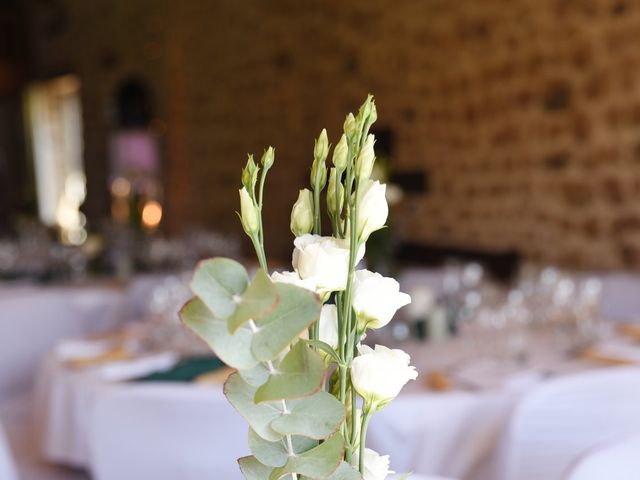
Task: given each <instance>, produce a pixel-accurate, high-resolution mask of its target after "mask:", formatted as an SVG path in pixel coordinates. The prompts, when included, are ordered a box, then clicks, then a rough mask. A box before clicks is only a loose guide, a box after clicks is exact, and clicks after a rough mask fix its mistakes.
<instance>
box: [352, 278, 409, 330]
mask: <svg viewBox="0 0 640 480" xmlns="http://www.w3.org/2000/svg"><path fill="white" fill-rule="evenodd" d="M410 303H411V297H410V296H409V295H407V294H406V293H402V292H401V291H400V284H399V283H398V282H397V281H396V280H394V279H393V278H389V277H383V276H382V275H380V274H379V273H374V272H370V271H369V270H358V271H357V272H356V273H355V278H354V281H353V309H354V310H355V312H356V316H357V319H358V330H359V331H360V332H361V333H362V332H364V331H365V329H367V328H381V327H384V326H385V325H386V324H388V323H389V322H390V321H391V319H392V318H393V316H394V315H395V313H396V311H397V310H398V309H399V308H401V307H404V306H405V305H408V304H410Z"/></svg>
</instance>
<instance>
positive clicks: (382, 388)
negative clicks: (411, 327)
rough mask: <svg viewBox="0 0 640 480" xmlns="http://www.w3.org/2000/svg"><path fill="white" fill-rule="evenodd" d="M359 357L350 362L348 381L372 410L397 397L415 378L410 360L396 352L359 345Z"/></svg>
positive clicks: (406, 355)
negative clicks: (349, 378) (349, 379)
mask: <svg viewBox="0 0 640 480" xmlns="http://www.w3.org/2000/svg"><path fill="white" fill-rule="evenodd" d="M358 352H359V353H360V355H359V356H357V357H356V358H354V359H353V362H352V363H351V382H352V383H353V386H354V387H355V389H356V391H357V392H358V393H359V394H360V396H361V397H362V398H364V400H365V405H366V404H369V405H370V406H371V408H372V409H373V410H380V409H381V408H383V407H384V406H386V404H387V403H389V402H390V401H391V400H393V399H394V398H395V397H397V396H398V393H400V390H402V387H404V385H405V384H406V383H407V382H408V381H409V380H415V379H416V378H417V377H418V372H417V371H416V367H414V366H410V365H409V362H410V361H411V357H410V356H409V355H408V354H407V353H405V352H403V351H402V350H399V349H393V350H392V349H390V348H387V347H384V346H382V345H376V346H375V350H374V349H372V348H371V347H368V346H366V345H358Z"/></svg>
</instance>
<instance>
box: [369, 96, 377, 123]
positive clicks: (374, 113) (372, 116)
mask: <svg viewBox="0 0 640 480" xmlns="http://www.w3.org/2000/svg"><path fill="white" fill-rule="evenodd" d="M376 120H378V109H377V108H376V102H375V100H373V99H372V100H371V112H370V113H369V125H373V124H374V123H376Z"/></svg>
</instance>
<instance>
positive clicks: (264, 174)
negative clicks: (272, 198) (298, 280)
mask: <svg viewBox="0 0 640 480" xmlns="http://www.w3.org/2000/svg"><path fill="white" fill-rule="evenodd" d="M268 171H269V169H268V168H263V169H262V171H261V172H260V186H259V188H258V225H259V230H258V235H259V242H260V245H261V246H262V252H263V255H264V230H263V228H262V198H263V195H264V182H265V180H266V179H267V172H268ZM265 263H266V262H265ZM263 268H264V267H263ZM265 272H266V273H269V271H268V270H265Z"/></svg>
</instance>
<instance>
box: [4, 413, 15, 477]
mask: <svg viewBox="0 0 640 480" xmlns="http://www.w3.org/2000/svg"><path fill="white" fill-rule="evenodd" d="M0 479H2V480H18V474H17V473H16V467H15V464H14V462H13V457H12V455H11V450H10V449H9V443H8V442H7V439H6V437H5V435H4V431H3V429H2V424H0Z"/></svg>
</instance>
